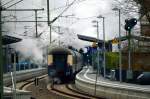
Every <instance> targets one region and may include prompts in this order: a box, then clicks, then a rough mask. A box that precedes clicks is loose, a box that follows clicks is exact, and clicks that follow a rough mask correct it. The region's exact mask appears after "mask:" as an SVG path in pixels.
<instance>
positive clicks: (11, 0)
mask: <svg viewBox="0 0 150 99" xmlns="http://www.w3.org/2000/svg"><path fill="white" fill-rule="evenodd" d="M13 1H15V0H10V1H8V2H6V3H4V4H3V5H2V7H3V6H5V5H7V4H9V3H11V2H13Z"/></svg>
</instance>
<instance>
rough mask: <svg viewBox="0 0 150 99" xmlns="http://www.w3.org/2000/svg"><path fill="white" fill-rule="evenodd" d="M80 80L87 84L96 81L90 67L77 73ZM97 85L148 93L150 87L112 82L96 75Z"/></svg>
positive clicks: (94, 73)
mask: <svg viewBox="0 0 150 99" xmlns="http://www.w3.org/2000/svg"><path fill="white" fill-rule="evenodd" d="M78 76H80V78H81V79H84V80H86V81H87V80H88V81H89V82H94V83H95V79H96V72H95V71H93V69H92V67H84V68H83V70H82V71H81V72H80V73H79V75H78ZM96 84H98V85H103V84H105V85H106V86H112V87H118V88H126V89H127V88H128V89H131V90H133V89H135V90H141V91H148V92H150V85H138V84H131V83H125V82H119V81H112V80H110V79H107V78H106V79H105V78H104V77H102V76H101V75H97V82H96Z"/></svg>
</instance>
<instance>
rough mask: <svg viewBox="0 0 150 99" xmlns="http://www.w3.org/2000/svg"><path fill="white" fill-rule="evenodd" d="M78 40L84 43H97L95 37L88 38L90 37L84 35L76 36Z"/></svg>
mask: <svg viewBox="0 0 150 99" xmlns="http://www.w3.org/2000/svg"><path fill="white" fill-rule="evenodd" d="M77 36H78V39H80V40H84V41H89V42H97V38H95V37H90V36H85V35H80V34H77ZM98 41H99V42H103V40H98Z"/></svg>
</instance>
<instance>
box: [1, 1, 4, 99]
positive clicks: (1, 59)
mask: <svg viewBox="0 0 150 99" xmlns="http://www.w3.org/2000/svg"><path fill="white" fill-rule="evenodd" d="M1 9H2V6H1V0H0V99H3V93H4V92H3V61H2V59H3V57H2V26H1Z"/></svg>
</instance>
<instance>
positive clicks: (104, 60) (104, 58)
mask: <svg viewBox="0 0 150 99" xmlns="http://www.w3.org/2000/svg"><path fill="white" fill-rule="evenodd" d="M97 18H99V19H100V18H102V19H103V54H104V55H103V72H104V73H103V74H104V78H105V77H106V54H105V51H106V49H105V17H103V16H102V15H99V16H98V17H97Z"/></svg>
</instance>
